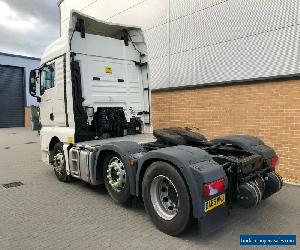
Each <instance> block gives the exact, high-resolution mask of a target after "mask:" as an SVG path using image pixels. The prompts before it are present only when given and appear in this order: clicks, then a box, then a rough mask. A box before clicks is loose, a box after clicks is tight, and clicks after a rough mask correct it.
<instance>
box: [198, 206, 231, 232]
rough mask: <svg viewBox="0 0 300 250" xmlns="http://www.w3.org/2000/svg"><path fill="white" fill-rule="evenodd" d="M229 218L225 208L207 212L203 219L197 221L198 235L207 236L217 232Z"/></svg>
mask: <svg viewBox="0 0 300 250" xmlns="http://www.w3.org/2000/svg"><path fill="white" fill-rule="evenodd" d="M228 216H229V209H228V207H227V206H222V207H219V208H217V209H214V210H213V211H211V212H209V214H207V215H206V216H205V217H203V218H200V219H199V220H198V226H199V233H200V234H201V235H202V236H203V235H208V234H210V233H212V232H214V231H216V230H218V229H219V228H220V227H221V226H222V225H224V224H225V222H226V220H227V218H228Z"/></svg>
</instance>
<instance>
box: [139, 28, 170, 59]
mask: <svg viewBox="0 0 300 250" xmlns="http://www.w3.org/2000/svg"><path fill="white" fill-rule="evenodd" d="M144 36H145V41H146V44H147V49H148V54H149V58H155V57H161V56H165V55H168V53H169V36H168V24H163V25H161V26H157V27H154V28H152V29H150V30H146V31H145V32H144Z"/></svg>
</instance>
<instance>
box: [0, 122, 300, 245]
mask: <svg viewBox="0 0 300 250" xmlns="http://www.w3.org/2000/svg"><path fill="white" fill-rule="evenodd" d="M14 181H21V182H23V183H24V185H23V186H20V187H17V188H10V189H5V188H4V187H2V186H0V249H1V250H3V249H43V248H46V249H106V248H116V249H238V248H239V237H240V234H298V235H299V233H300V198H299V192H300V187H298V186H290V185H289V186H284V187H283V190H282V191H281V192H279V193H277V194H276V195H274V196H272V197H271V198H269V199H268V200H266V201H264V202H262V203H261V204H260V205H259V206H258V207H256V208H254V209H249V210H245V209H241V208H235V209H234V210H233V211H232V214H231V216H230V217H229V218H228V220H227V223H226V224H224V225H223V226H222V227H221V228H219V229H218V230H217V231H216V232H215V233H213V234H211V235H209V236H201V235H199V233H198V230H197V226H193V227H191V228H190V230H188V232H187V233H185V234H184V235H182V236H181V237H178V238H175V237H170V236H168V235H165V234H163V233H162V232H160V231H158V230H157V229H156V228H155V227H154V226H153V225H152V224H151V221H150V220H149V217H148V216H147V214H146V212H145V210H144V208H143V207H140V208H128V207H122V206H119V205H116V204H115V203H113V201H112V200H111V199H110V197H109V196H108V194H107V192H106V190H105V189H104V188H99V187H91V186H89V185H86V184H84V183H82V182H79V181H78V182H75V183H70V184H65V183H60V182H59V181H58V180H57V179H56V177H55V175H54V173H53V170H52V169H51V168H50V167H47V166H45V165H44V164H43V163H42V162H41V156H40V145H39V137H38V135H37V133H36V132H32V131H30V130H28V129H24V128H20V129H0V184H5V183H10V182H14Z"/></svg>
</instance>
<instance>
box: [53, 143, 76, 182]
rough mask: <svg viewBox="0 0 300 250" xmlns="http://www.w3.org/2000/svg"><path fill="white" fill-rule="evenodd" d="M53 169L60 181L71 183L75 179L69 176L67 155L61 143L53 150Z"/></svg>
mask: <svg viewBox="0 0 300 250" xmlns="http://www.w3.org/2000/svg"><path fill="white" fill-rule="evenodd" d="M53 168H54V173H55V175H56V177H57V179H58V180H59V181H62V182H69V181H71V180H72V179H73V178H72V176H69V175H67V171H66V160H65V154H64V150H63V144H62V143H61V142H58V143H56V144H55V146H54V148H53Z"/></svg>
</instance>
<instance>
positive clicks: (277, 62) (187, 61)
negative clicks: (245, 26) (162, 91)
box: [170, 26, 300, 87]
mask: <svg viewBox="0 0 300 250" xmlns="http://www.w3.org/2000/svg"><path fill="white" fill-rule="evenodd" d="M299 29H300V27H299V26H294V27H291V28H286V29H281V30H277V31H274V32H269V33H263V34H261V35H259V36H252V37H248V38H247V43H245V40H244V39H239V40H233V41H231V42H228V43H220V44H218V45H214V46H207V47H205V48H200V49H196V50H190V51H186V52H184V53H177V54H174V55H172V56H171V59H170V63H171V68H170V69H171V71H170V82H171V84H170V87H177V86H184V85H195V84H204V83H215V82H227V81H236V80H244V79H253V78H264V77H271V76H281V75H289V74H297V73H300V63H299V55H300V53H299V44H300V37H299Z"/></svg>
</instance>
